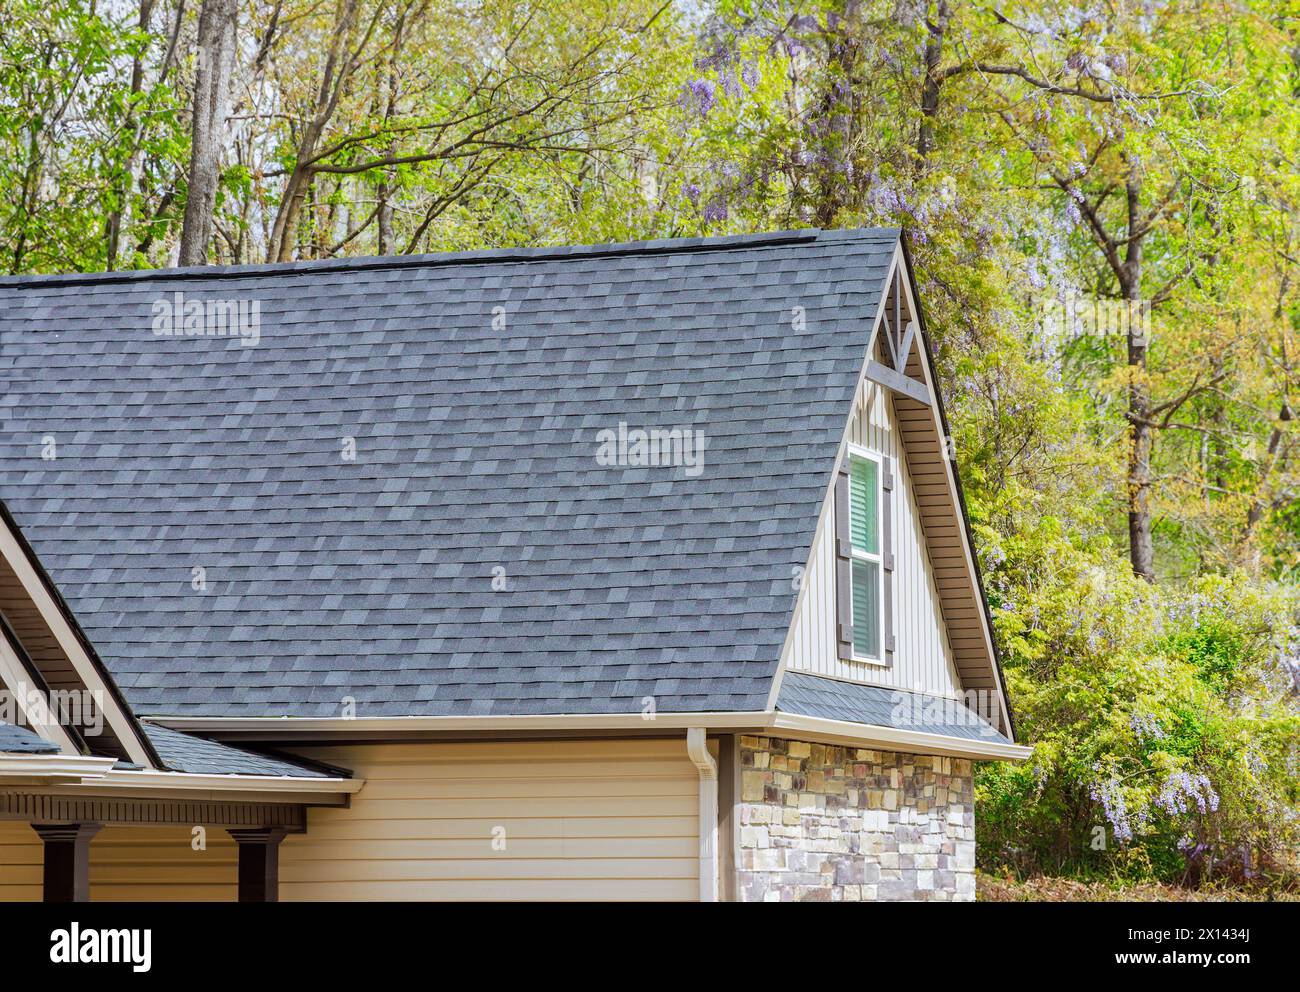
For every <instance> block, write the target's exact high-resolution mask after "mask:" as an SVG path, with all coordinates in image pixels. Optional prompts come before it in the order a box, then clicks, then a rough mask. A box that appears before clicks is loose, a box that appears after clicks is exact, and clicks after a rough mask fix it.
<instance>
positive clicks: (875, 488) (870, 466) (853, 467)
mask: <svg viewBox="0 0 1300 992" xmlns="http://www.w3.org/2000/svg"><path fill="white" fill-rule="evenodd" d="M849 464H850V468H849V506H850V511H851V515H852V517H853V528H852V529H853V547H855V548H856V549H857V550H859V551H866V552H867V553H868V554H873V555H875V554H879V553H880V532H879V524H878V521H879V516H880V514H879V512H878V509H877V506H876V500H877V499H878V498H879V492H880V471H879V466H877V465H876V463H875V462H874V461H872V460H871V459H869V458H853V459H851V460H850V463H849Z"/></svg>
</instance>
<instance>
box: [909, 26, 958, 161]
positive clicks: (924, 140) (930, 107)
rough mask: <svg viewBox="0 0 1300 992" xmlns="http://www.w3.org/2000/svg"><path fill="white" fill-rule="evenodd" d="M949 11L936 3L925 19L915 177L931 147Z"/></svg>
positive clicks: (937, 108) (937, 110)
mask: <svg viewBox="0 0 1300 992" xmlns="http://www.w3.org/2000/svg"><path fill="white" fill-rule="evenodd" d="M951 17H952V12H951V11H950V10H949V9H948V0H939V5H938V6H937V7H936V8H935V11H934V19H933V20H930V19H929V18H926V21H925V27H926V30H927V31H928V32H929V37H928V38H926V40H925V82H924V83H923V84H922V85H921V129H920V132H919V133H918V134H917V137H916V158H917V168H916V173H917V175H918V176H919V175H921V174H922V173H923V172H924V171H925V166H926V162H927V160H928V159H929V157H930V151H931V150H932V149H933V148H934V118H935V116H936V115H937V114H938V113H939V85H940V80H939V75H938V73H939V62H940V61H941V60H942V59H943V36H944V35H945V34H946V33H947V31H948V21H949V20H950V19H951Z"/></svg>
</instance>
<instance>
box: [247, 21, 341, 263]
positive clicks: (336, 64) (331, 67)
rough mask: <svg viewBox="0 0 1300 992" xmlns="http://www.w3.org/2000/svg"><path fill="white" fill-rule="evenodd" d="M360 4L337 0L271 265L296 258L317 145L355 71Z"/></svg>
mask: <svg viewBox="0 0 1300 992" xmlns="http://www.w3.org/2000/svg"><path fill="white" fill-rule="evenodd" d="M358 4H359V0H337V2H336V4H335V9H334V34H333V37H332V38H331V40H330V48H329V54H328V55H327V56H326V59H325V67H324V70H323V71H322V73H321V80H320V86H319V87H318V88H317V91H316V99H315V103H314V105H313V108H312V116H311V118H310V119H309V120H308V121H307V122H306V126H305V127H304V128H303V132H302V139H301V140H300V141H299V142H298V155H297V159H296V161H295V162H294V167H293V171H292V172H290V173H289V179H288V181H287V182H286V183H285V186H284V193H283V195H282V196H281V197H280V209H279V210H278V211H277V212H276V215H275V223H274V224H273V225H272V226H271V242H270V244H269V245H268V246H267V261H269V262H288V261H290V260H291V259H292V258H293V251H294V237H293V233H294V229H295V228H296V227H297V225H298V217H299V215H300V214H301V213H302V206H303V203H304V201H305V200H306V198H307V187H308V186H309V185H310V184H311V182H312V180H313V178H314V177H315V175H316V172H315V170H314V169H313V168H312V162H313V159H314V158H315V155H316V144H317V142H319V141H320V137H321V135H322V134H324V133H325V126H326V125H327V124H328V123H329V121H330V118H331V117H332V116H333V114H334V110H335V108H336V107H337V106H338V101H339V95H340V93H341V90H342V86H343V84H344V83H345V82H346V81H347V79H348V78H349V77H350V76H351V74H352V71H353V69H354V68H355V66H354V64H353V57H352V55H351V54H350V53H349V51H348V45H349V44H350V43H351V40H352V34H353V29H354V28H355V27H356V24H357V10H358Z"/></svg>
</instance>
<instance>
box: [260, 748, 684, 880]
mask: <svg viewBox="0 0 1300 992" xmlns="http://www.w3.org/2000/svg"><path fill="white" fill-rule="evenodd" d="M302 753H303V754H304V755H306V756H308V757H311V758H315V759H317V760H321V761H326V762H329V763H330V764H336V765H342V766H343V767H345V768H351V769H353V771H354V772H355V773H356V774H357V775H358V776H361V777H363V778H365V780H366V785H365V787H364V788H363V789H362V791H361V792H360V793H359V794H357V795H356V796H354V797H353V799H352V805H351V808H349V809H313V810H311V811H310V812H309V813H308V821H307V833H306V834H300V835H294V836H290V837H289V838H287V839H286V840H285V842H284V845H283V847H282V849H281V856H280V897H281V899H283V900H285V901H289V900H312V899H316V900H332V899H348V900H351V899H381V900H416V899H456V900H487V899H514V900H527V899H547V900H555V899H637V900H645V899H676V900H694V899H697V898H698V897H699V883H698V879H697V872H698V852H697V847H698V833H697V831H698V822H699V821H698V792H699V776H698V774H697V773H696V771H695V768H694V766H693V765H692V764H691V763H690V761H689V760H687V758H686V746H685V743H684V742H683V740H682V739H681V738H677V739H672V740H663V741H544V742H537V741H533V742H492V743H465V744H379V745H350V746H349V745H342V746H338V747H330V748H313V749H310V750H304V751H302ZM494 840H496V841H497V844H496V847H494V844H493V841H494Z"/></svg>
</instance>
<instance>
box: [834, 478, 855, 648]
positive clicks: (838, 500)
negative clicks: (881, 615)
mask: <svg viewBox="0 0 1300 992" xmlns="http://www.w3.org/2000/svg"><path fill="white" fill-rule="evenodd" d="M851 530H852V527H851V526H850V523H849V473H848V468H847V466H846V465H843V464H841V465H840V468H839V472H838V473H837V474H836V476H835V631H836V635H835V640H836V643H837V653H838V655H839V657H840V658H841V659H842V660H844V661H852V660H853V570H852V566H853V554H852V550H851V545H850V542H849V534H850V531H851Z"/></svg>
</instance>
